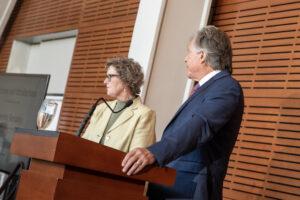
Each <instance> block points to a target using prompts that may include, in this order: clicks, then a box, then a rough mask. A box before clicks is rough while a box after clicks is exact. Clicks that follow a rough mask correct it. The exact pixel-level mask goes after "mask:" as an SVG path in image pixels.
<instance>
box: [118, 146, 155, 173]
mask: <svg viewBox="0 0 300 200" xmlns="http://www.w3.org/2000/svg"><path fill="white" fill-rule="evenodd" d="M154 162H155V157H154V155H153V154H152V153H151V152H150V151H149V150H148V149H146V148H135V149H133V150H131V151H130V152H129V153H127V154H126V156H125V158H124V159H123V161H122V167H123V169H122V171H123V172H124V173H127V175H128V176H130V175H134V174H137V173H139V172H140V171H141V170H142V169H144V168H145V167H146V166H147V165H152V164H153V163H154Z"/></svg>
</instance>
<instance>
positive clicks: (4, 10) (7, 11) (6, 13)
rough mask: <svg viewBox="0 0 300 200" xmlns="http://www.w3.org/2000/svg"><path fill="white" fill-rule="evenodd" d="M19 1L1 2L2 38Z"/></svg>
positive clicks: (4, 0)
mask: <svg viewBox="0 0 300 200" xmlns="http://www.w3.org/2000/svg"><path fill="white" fill-rule="evenodd" d="M16 2H17V0H0V38H1V35H2V33H3V31H4V29H5V26H6V24H7V22H8V20H9V17H10V15H11V13H12V11H13V8H14V6H15V4H16Z"/></svg>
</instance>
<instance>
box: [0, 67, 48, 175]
mask: <svg viewBox="0 0 300 200" xmlns="http://www.w3.org/2000/svg"><path fill="white" fill-rule="evenodd" d="M49 79H50V75H40V74H16V73H0V170H1V171H4V172H10V171H12V170H13V169H14V167H15V166H16V165H17V163H18V162H20V161H23V162H24V164H25V167H28V164H29V158H27V157H23V156H18V155H13V154H10V145H11V141H12V137H13V134H14V131H15V128H16V127H19V128H26V129H36V118H37V113H38V111H39V109H40V106H41V104H42V102H43V100H44V98H45V96H46V93H47V88H48V83H49Z"/></svg>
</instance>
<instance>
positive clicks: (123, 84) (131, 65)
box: [82, 57, 156, 152]
mask: <svg viewBox="0 0 300 200" xmlns="http://www.w3.org/2000/svg"><path fill="white" fill-rule="evenodd" d="M106 68H107V75H106V78H105V80H104V83H105V85H106V89H107V95H109V96H111V97H113V98H116V100H115V101H111V102H108V104H109V105H110V107H111V108H113V109H114V111H119V110H120V109H122V108H123V107H124V106H125V105H126V102H127V101H130V100H132V101H133V103H132V105H130V106H129V107H127V108H125V109H124V110H122V111H121V112H119V113H112V112H111V110H110V109H109V108H108V107H107V106H106V105H105V104H104V103H102V104H100V105H98V106H97V107H96V109H95V111H94V113H93V115H92V117H91V120H90V124H89V126H88V127H87V129H86V131H85V133H84V134H83V136H82V138H85V139H88V140H91V141H94V142H97V143H101V144H103V145H106V146H109V147H112V148H114V149H118V150H121V151H123V152H129V151H130V150H132V149H134V148H135V147H147V146H149V145H151V144H153V143H154V142H155V120H156V117H155V112H154V111H153V110H151V109H150V108H148V107H147V106H145V105H143V104H142V102H141V99H140V97H139V96H138V94H139V93H140V87H141V85H142V84H143V78H144V75H143V72H142V68H141V66H140V65H139V64H138V63H137V62H135V61H134V60H133V59H130V58H127V57H118V58H114V59H111V60H109V61H108V62H107V63H106Z"/></svg>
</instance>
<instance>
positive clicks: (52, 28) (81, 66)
mask: <svg viewBox="0 0 300 200" xmlns="http://www.w3.org/2000/svg"><path fill="white" fill-rule="evenodd" d="M19 6H20V8H19V12H18V13H16V14H15V15H16V18H15V20H14V23H13V25H12V28H11V30H10V32H9V33H8V37H7V38H6V40H5V42H4V44H3V46H2V47H1V49H0V71H2V72H3V71H6V67H7V64H8V59H9V54H10V51H11V47H12V42H13V40H14V39H16V38H21V37H27V36H35V35H40V34H48V33H54V32H60V31H67V30H74V29H78V36H77V40H76V45H75V49H74V54H73V58H72V64H71V68H70V72H69V77H68V82H67V87H66V91H65V96H64V102H63V106H62V111H61V115H60V120H59V127H58V129H59V131H64V132H67V133H72V134H75V132H76V131H77V128H78V126H79V124H80V122H81V121H82V119H83V117H84V116H85V114H86V113H87V112H88V109H89V108H90V107H91V105H92V104H93V103H94V102H95V100H96V99H97V98H99V97H101V96H102V97H107V96H106V95H105V93H106V89H105V88H104V84H103V81H104V77H105V73H106V71H105V69H104V63H105V62H106V59H107V58H108V57H113V56H121V55H124V56H126V55H128V51H129V46H130V42H131V36H132V32H133V27H134V23H135V19H136V14H137V9H138V6H139V0H72V1H66V0H24V1H23V2H22V3H21V4H20V5H19Z"/></svg>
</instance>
